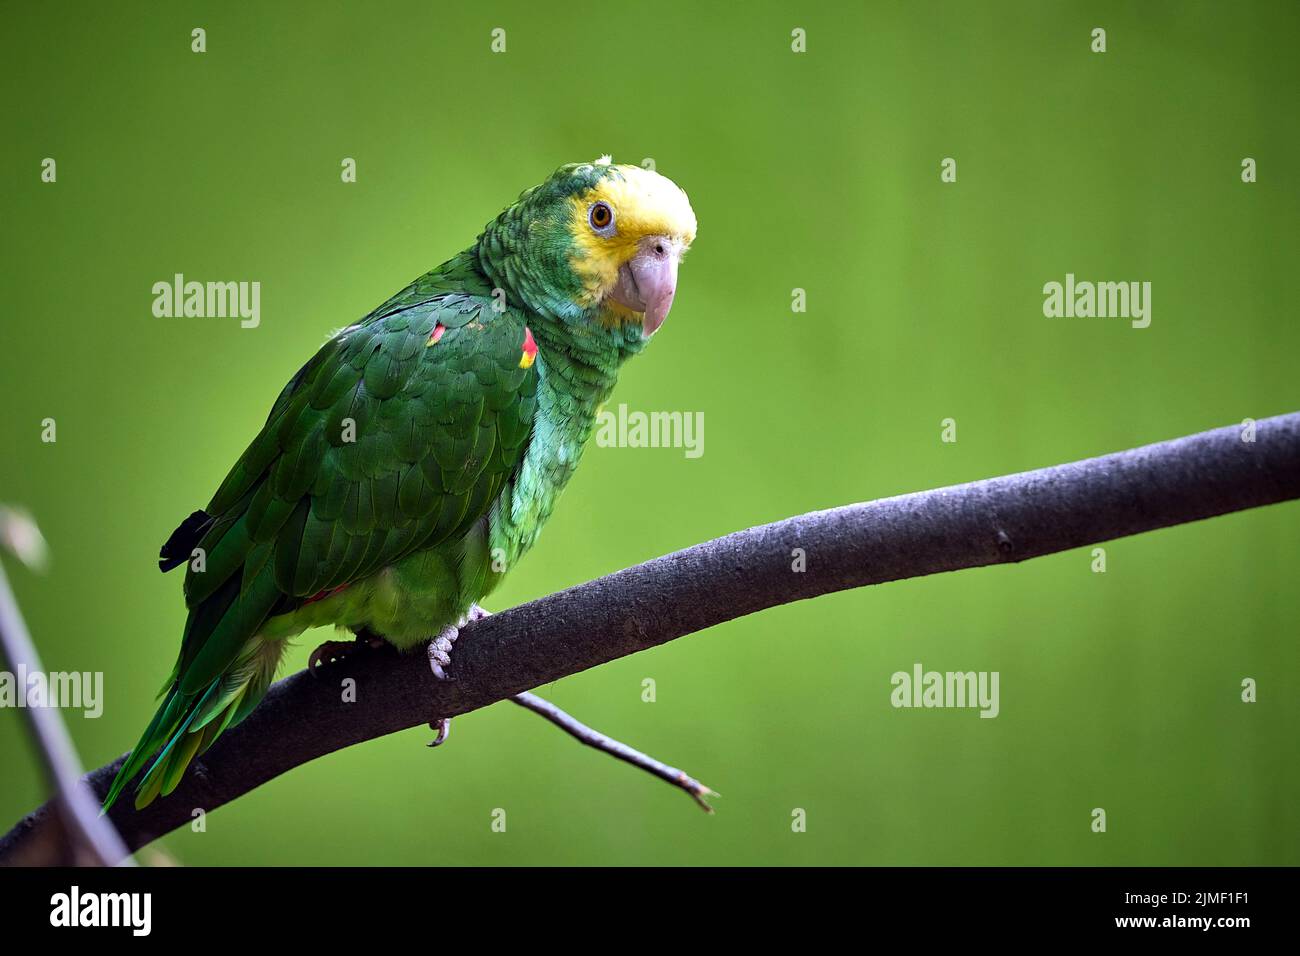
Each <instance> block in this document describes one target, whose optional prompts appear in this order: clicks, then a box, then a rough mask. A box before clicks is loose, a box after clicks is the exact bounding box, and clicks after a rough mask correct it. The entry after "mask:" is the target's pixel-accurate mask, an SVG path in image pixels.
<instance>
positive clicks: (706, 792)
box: [510, 692, 719, 813]
mask: <svg viewBox="0 0 1300 956" xmlns="http://www.w3.org/2000/svg"><path fill="white" fill-rule="evenodd" d="M510 699H511V700H513V701H514V702H515V703H516V704H518V705H519V706H520V707H525V708H527V709H528V710H531V711H532V712H533V713H534V714H541V715H542V716H543V717H545V718H546V719H547V720H549V721H550V722H551V723H553V724H555V726H557V727H559V728H560V729H561V730H563V731H564V732H565V733H566V734H568V735H569V736H570V737H572V738H574V739H575V740H577V741H580V742H581V743H584V744H586V745H587V746H588V747H595V748H596V749H597V750H603V751H604V752H605V753H607V754H609V755H610V756H612V757H617V758H618V759H619V760H625V761H627V762H628V763H630V764H631V765H632V766H634V767H640V768H641V769H642V770H644V771H646V772H647V773H652V774H654V775H655V776H656V777H658V778H659V779H660V780H667V781H668V782H669V783H671V784H672V785H673V786H674V787H681V788H682V789H683V790H685V791H686V792H687V793H689V794H690V795H691V797H692V798H693V799H694V800H695V802H696V803H698V804H699V805H700V809H702V810H703V811H704V812H705V813H712V812H713V808H712V807H711V806H709V804H708V801H706V800H705V799H704V798H705V797H716V796H719V794H718V793H717V792H716V791H714V790H711V789H709V788H708V787H706V786H705V785H704V784H702V783H700V782H699V781H698V780H696V779H695V778H694V777H691V776H688V775H687V774H686V771H684V770H678V769H677V768H676V767H670V766H668V764H666V763H661V762H660V761H658V760H655V758H654V757H650V756H647V755H646V754H643V753H642V752H641V751H639V750H634V749H633V748H631V747H629V746H628V745H627V744H624V743H619V742H618V741H617V740H615V739H613V738H612V737H607V736H606V735H605V734H602V733H601V732H600V731H599V730H593V729H592V728H590V727H588V726H587V725H586V724H584V723H582V722H580V721H578V720H575V719H574V718H572V717H570V716H569V715H568V714H566V713H565V712H564V711H562V710H560V708H558V707H556V706H555V705H554V704H552V703H551V702H550V701H549V700H543V699H542V698H540V697H538V696H537V695H536V694H529V693H527V692H525V693H523V694H515V696H514V697H512V698H510Z"/></svg>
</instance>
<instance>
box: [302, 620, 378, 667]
mask: <svg viewBox="0 0 1300 956" xmlns="http://www.w3.org/2000/svg"><path fill="white" fill-rule="evenodd" d="M383 646H384V639H383V638H382V637H379V636H378V635H376V634H371V633H370V632H369V631H362V632H361V633H360V634H358V635H357V636H356V637H355V638H354V639H353V640H350V641H326V642H325V643H324V644H321V645H320V646H319V647H318V648H316V650H314V651H312V652H311V656H310V657H308V658H307V670H309V671H310V672H311V673H312V676H319V673H320V669H321V668H322V667H324V666H325V665H326V664H334V663H336V662H338V661H343V660H347V659H348V658H349V657H351V656H352V655H353V654H355V653H357V652H358V651H363V650H373V649H375V648H378V647H383Z"/></svg>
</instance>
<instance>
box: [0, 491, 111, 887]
mask: <svg viewBox="0 0 1300 956" xmlns="http://www.w3.org/2000/svg"><path fill="white" fill-rule="evenodd" d="M15 520H17V519H16V517H15V515H13V514H12V513H9V512H7V511H6V512H3V513H0V525H3V527H0V539H5V540H7V539H9V538H10V537H11V536H12V535H13V534H14V533H15V532H14V529H13V528H12V527H10V525H11V523H12V522H13V521H15ZM26 520H30V519H26ZM33 530H34V526H33ZM19 556H20V557H21V556H22V555H21V553H20V555H19ZM0 649H3V651H4V659H5V660H6V661H8V663H9V666H10V667H11V668H13V670H14V672H15V673H26V674H37V673H41V672H42V671H43V668H42V667H41V660H40V657H39V656H38V655H37V653H36V647H35V645H34V644H33V643H32V638H31V635H30V634H29V633H28V631H27V624H26V622H24V621H23V615H22V612H21V611H20V610H19V609H18V600H17V599H16V598H15V597H14V593H13V590H12V589H11V588H10V587H9V578H8V577H7V576H6V575H5V572H4V566H3V563H0ZM18 692H19V693H22V694H25V693H26V692H27V688H26V687H20V688H19V689H18ZM20 709H21V710H22V712H23V715H24V716H25V717H26V718H27V724H28V727H29V729H30V730H31V734H32V739H33V740H34V741H35V742H36V750H37V753H38V754H39V755H40V760H41V763H42V764H43V765H44V767H45V771H46V774H47V776H48V777H49V780H50V783H51V785H52V786H53V787H54V789H55V793H56V797H55V803H56V805H57V806H58V808H59V811H60V813H59V816H60V818H61V821H62V823H63V825H64V826H63V831H64V833H65V834H66V838H67V840H69V841H70V842H71V844H72V857H71V860H70V861H69V862H74V863H81V864H90V865H94V866H110V865H113V864H123V865H129V866H133V865H134V863H135V861H134V860H132V859H131V857H130V855H129V852H128V851H127V848H126V845H125V844H124V843H123V842H122V839H121V837H119V836H118V834H117V831H116V830H114V829H113V827H112V825H111V824H110V823H109V821H108V820H107V819H105V818H104V817H101V816H100V814H99V802H98V801H97V800H96V799H95V797H94V796H93V795H92V794H91V792H90V788H89V787H88V786H86V783H85V781H84V780H83V779H82V776H81V761H80V760H78V759H77V751H76V748H74V747H73V745H72V738H71V736H69V734H68V728H67V727H65V726H64V724H63V719H62V718H61V717H60V716H59V712H58V709H57V708H56V707H54V706H48V707H46V706H41V707H30V706H29V707H22V708H20ZM49 838H50V839H57V837H56V836H55V834H53V833H51V834H49Z"/></svg>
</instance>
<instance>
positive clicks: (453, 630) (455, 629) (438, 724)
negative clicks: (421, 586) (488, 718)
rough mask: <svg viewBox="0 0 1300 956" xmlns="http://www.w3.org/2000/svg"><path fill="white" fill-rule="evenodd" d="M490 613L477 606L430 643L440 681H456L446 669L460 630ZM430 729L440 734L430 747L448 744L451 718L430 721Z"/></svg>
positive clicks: (431, 664)
mask: <svg viewBox="0 0 1300 956" xmlns="http://www.w3.org/2000/svg"><path fill="white" fill-rule="evenodd" d="M490 613H491V612H490V611H485V610H483V609H482V608H481V607H479V606H478V605H477V604H475V605H473V606H472V607H471V608H470V609H469V613H468V614H466V615H465V616H464V617H463V618H461V619H460V621H459V622H458V623H456V624H450V625H448V626H447V627H444V628H443V629H442V631H441V633H439V634H438V636H437V637H435V638H434V639H433V640H431V641H430V642H429V669H430V670H431V671H433V676H434V677H436V678H437V679H438V680H454V679H455V678H452V677H449V676H448V674H447V670H446V668H447V667H448V666H449V665H450V664H451V648H452V645H454V644H455V643H456V638H458V637H460V629H461V628H462V627H464V626H465V625H466V624H469V623H471V622H473V621H481V620H482V619H483V618H485V617H487V616H488V614H490ZM429 729H430V730H436V731H437V732H438V736H437V737H435V738H434V739H433V743H431V744H429V746H430V747H437V746H440V745H442V744H444V743H446V742H447V738H448V737H449V736H450V735H451V718H450V717H439V718H438V719H437V720H433V721H430V722H429Z"/></svg>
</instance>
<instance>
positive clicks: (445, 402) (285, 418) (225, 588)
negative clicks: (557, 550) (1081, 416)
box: [106, 260, 537, 806]
mask: <svg viewBox="0 0 1300 956" xmlns="http://www.w3.org/2000/svg"><path fill="white" fill-rule="evenodd" d="M453 262H454V260H453ZM463 279H464V277H462V276H455V275H452V276H451V277H450V278H449V277H448V276H447V274H446V273H442V274H439V273H431V274H430V276H426V277H425V278H424V279H422V280H420V281H418V282H416V283H415V284H413V285H412V286H411V287H409V288H408V289H406V290H404V291H403V292H402V293H399V294H398V295H397V296H395V297H394V298H393V299H392V300H390V301H389V302H387V303H385V304H384V305H383V306H381V307H380V308H379V309H377V310H375V312H373V313H371V315H370V316H368V317H367V318H366V319H364V320H363V321H362V322H360V323H358V324H357V325H355V326H351V327H349V328H347V329H344V330H342V331H341V332H339V333H338V334H337V335H335V336H334V337H333V338H331V339H330V340H329V341H328V342H327V343H326V344H325V345H324V346H323V347H322V348H321V350H320V351H319V352H318V353H317V354H316V355H315V356H314V357H313V358H312V359H311V361H309V362H308V363H307V364H306V365H305V366H303V368H302V369H301V370H299V372H298V374H297V375H295V376H294V377H293V379H292V380H291V381H290V382H289V384H288V385H287V386H286V387H285V388H284V390H283V391H282V392H281V394H280V396H279V398H278V399H277V400H276V402H275V405H274V407H273V408H272V410H271V414H270V416H269V417H268V418H267V421H266V424H265V425H264V426H263V428H262V431H261V433H260V434H259V435H258V436H257V437H256V438H255V439H254V440H253V442H252V444H250V445H249V447H248V449H247V451H245V452H244V454H243V456H241V457H240V459H239V461H238V462H237V463H236V464H235V466H234V468H233V469H231V471H230V474H229V475H228V476H227V477H226V480H225V481H224V482H223V483H222V485H221V487H220V489H218V491H217V493H216V495H215V496H214V497H213V499H212V502H211V504H209V506H208V508H207V509H206V514H202V513H196V515H195V516H192V517H191V519H190V520H188V521H187V522H186V523H185V524H184V525H182V527H181V528H180V529H178V531H177V534H176V535H174V536H173V540H172V541H169V542H168V544H167V545H166V546H164V551H163V555H164V558H166V557H167V556H168V549H169V548H170V549H173V550H177V551H179V552H181V554H180V557H179V560H187V561H188V559H189V556H190V554H191V547H189V546H188V545H192V544H193V542H194V540H195V539H196V538H197V547H198V548H199V549H200V553H201V555H202V560H203V563H202V565H199V563H198V562H197V561H195V562H191V563H190V568H189V570H188V571H187V574H186V579H185V599H186V604H187V606H188V607H189V610H190V614H189V618H188V620H187V622H186V625H185V632H184V638H183V640H182V644H181V651H180V656H179V659H178V661H177V664H176V668H175V671H174V672H173V675H172V679H171V681H170V683H169V687H168V689H167V692H166V693H167V696H166V699H165V700H164V701H163V704H162V706H161V707H160V708H159V711H158V713H157V714H156V715H155V717H154V720H153V722H152V723H151V724H150V726H149V728H148V730H146V731H145V734H144V736H143V737H142V738H141V741H140V743H139V744H138V745H137V746H136V748H135V750H134V751H133V752H132V754H131V757H130V759H129V760H128V761H127V762H126V764H124V766H123V768H122V770H121V771H120V772H119V774H118V777H117V779H116V780H115V781H114V785H113V788H112V790H111V791H110V793H109V796H108V799H107V800H106V806H107V805H111V803H112V801H113V800H114V799H116V797H117V795H118V793H120V791H121V789H122V787H123V786H124V785H125V784H126V783H127V782H128V781H129V780H130V779H131V777H133V776H134V774H135V773H136V772H138V771H139V769H140V768H141V767H142V766H143V765H144V762H145V761H146V760H147V759H148V757H149V756H151V755H152V754H153V753H154V752H155V751H156V750H158V749H159V748H160V747H161V748H163V749H162V753H161V754H160V755H159V757H158V758H157V759H156V760H155V761H154V764H153V766H152V767H151V768H150V772H149V774H148V775H146V777H145V779H144V780H143V781H142V783H141V787H140V795H141V797H142V798H144V800H145V802H147V801H148V800H149V799H152V797H153V795H154V794H156V793H157V792H159V790H161V792H163V793H166V792H170V790H171V789H172V787H174V786H175V784H176V782H178V781H179V779H180V775H181V773H182V772H183V771H184V768H185V766H186V765H187V764H188V763H189V761H190V759H192V758H193V756H194V755H195V754H196V753H198V752H201V750H202V749H204V748H206V747H207V746H208V745H209V744H211V742H212V740H214V739H216V736H217V735H218V734H220V732H221V731H222V730H224V729H225V727H227V726H230V725H232V724H233V723H237V722H238V721H239V720H242V719H243V717H244V716H245V715H246V714H247V713H248V712H249V711H251V710H252V707H253V706H255V705H256V703H257V701H258V700H260V698H261V695H262V693H264V691H265V684H266V683H267V682H269V676H268V677H266V679H265V680H264V681H262V686H260V687H253V686H250V684H251V679H252V677H253V673H254V671H255V670H256V668H255V666H254V665H255V663H256V662H255V661H253V660H250V659H249V655H250V653H251V652H250V649H249V647H248V645H249V643H250V638H251V637H253V635H255V634H256V633H257V631H258V630H259V629H260V628H261V626H262V624H263V623H264V622H265V621H266V620H267V619H268V618H270V617H273V616H275V615H278V614H284V613H287V612H290V611H292V610H294V609H295V608H298V607H301V606H302V605H303V604H304V603H306V602H307V601H308V600H309V599H310V598H311V597H312V596H314V595H318V594H320V593H321V592H323V591H327V590H329V589H332V588H336V587H339V586H341V585H345V584H348V583H349V582H352V581H356V580H359V579H361V578H364V577H366V576H367V575H369V574H372V573H374V572H376V571H378V570H380V569H381V568H383V567H385V566H386V565H389V564H391V563H393V562H394V561H396V560H398V559H400V558H402V557H403V556H405V555H408V554H410V553H412V552H414V551H417V550H422V549H426V548H430V547H433V546H435V545H437V544H439V543H440V542H443V541H447V540H456V539H457V538H458V537H459V536H463V535H464V534H465V533H466V532H467V531H468V530H469V529H470V528H471V527H472V526H473V525H474V523H475V522H477V521H478V520H480V519H481V518H482V517H483V516H484V515H485V514H487V512H488V510H489V508H490V506H491V504H492V502H493V500H494V499H495V498H496V497H497V495H498V494H499V493H500V491H501V489H502V488H503V487H504V486H505V484H506V482H507V481H508V480H509V479H510V476H511V475H512V474H513V473H514V471H515V469H516V468H517V466H518V465H519V462H520V461H521V459H522V457H523V453H524V449H525V447H526V446H527V443H528V439H529V437H530V435H531V433H532V422H533V415H534V410H535V404H536V386H537V369H536V368H535V367H532V366H531V365H529V363H521V357H522V355H523V344H524V340H525V335H526V328H525V321H524V317H523V316H522V314H520V313H518V312H515V311H513V310H506V311H504V312H499V311H498V310H497V308H496V307H494V306H495V303H494V301H493V299H492V298H491V295H490V293H489V291H488V290H487V289H486V288H484V287H482V282H481V280H479V282H478V283H477V284H474V285H472V284H470V283H469V282H466V281H463ZM458 280H461V281H458ZM453 283H454V284H455V285H457V286H459V287H461V288H462V289H463V288H464V287H465V286H469V288H470V291H450V290H449V289H448V286H449V285H450V284H453ZM439 327H441V331H436V330H438V329H439ZM526 365H528V367H525V366H526ZM196 518H198V519H201V520H199V521H196V520H195V519H196ZM187 528H188V529H189V532H188V533H189V535H190V537H189V540H185V533H186V529H187ZM200 534H201V537H199V535H200ZM178 536H180V538H181V540H179V541H178V540H177V537H178ZM175 563H178V561H177V562H175ZM163 566H164V568H166V567H167V566H168V565H167V564H166V563H164V564H163ZM200 566H201V567H202V570H198V567H200ZM182 738H185V739H184V741H183V743H182V742H181V741H182ZM178 744H179V746H178ZM164 745H165V746H164ZM151 778H153V779H152V780H151ZM151 783H152V784H153V785H152V786H150V784H151ZM139 802H140V801H139V800H137V803H139Z"/></svg>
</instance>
